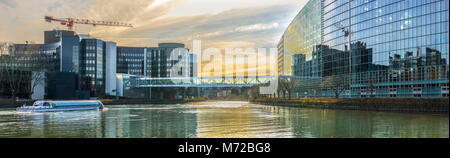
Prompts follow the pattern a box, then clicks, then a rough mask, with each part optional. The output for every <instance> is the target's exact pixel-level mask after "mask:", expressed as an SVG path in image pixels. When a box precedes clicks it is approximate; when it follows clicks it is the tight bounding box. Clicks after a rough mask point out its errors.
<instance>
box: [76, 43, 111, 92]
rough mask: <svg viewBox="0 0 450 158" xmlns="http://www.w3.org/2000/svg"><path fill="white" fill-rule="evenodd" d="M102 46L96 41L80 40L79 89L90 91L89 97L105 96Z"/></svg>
mask: <svg viewBox="0 0 450 158" xmlns="http://www.w3.org/2000/svg"><path fill="white" fill-rule="evenodd" d="M103 45H104V42H103V41H102V40H98V39H83V40H81V53H80V63H81V64H80V65H81V82H82V83H81V85H82V87H81V88H82V89H83V90H90V92H91V96H102V95H104V94H105V93H104V92H105V87H104V84H105V82H104V78H105V72H104V68H105V64H103V63H104V62H105V61H104V52H103Z"/></svg>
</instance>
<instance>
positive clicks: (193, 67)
mask: <svg viewBox="0 0 450 158" xmlns="http://www.w3.org/2000/svg"><path fill="white" fill-rule="evenodd" d="M197 76H198V61H197V55H195V54H189V77H197Z"/></svg>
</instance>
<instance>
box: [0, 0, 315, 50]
mask: <svg viewBox="0 0 450 158" xmlns="http://www.w3.org/2000/svg"><path fill="white" fill-rule="evenodd" d="M306 3H307V0H125V1H124V0H0V42H14V43H25V41H32V42H35V43H42V42H43V31H44V30H52V29H66V27H64V26H62V25H60V24H58V23H47V22H45V21H44V16H53V17H55V18H67V17H71V18H80V19H92V20H105V21H119V22H126V23H130V24H133V25H134V27H133V28H123V27H106V26H96V27H93V26H90V25H75V27H74V30H75V31H76V32H77V33H79V34H89V35H90V36H92V37H95V38H99V39H102V40H105V41H114V42H117V44H118V45H119V46H150V47H151V46H157V44H158V43H161V42H179V43H184V44H186V47H188V48H191V47H192V40H201V41H202V47H203V48H202V49H205V48H219V49H224V48H276V46H277V43H278V41H279V39H280V37H281V36H282V34H283V32H284V31H285V29H286V27H287V26H288V25H289V23H290V21H291V20H292V19H293V18H294V17H295V15H296V14H297V13H298V12H299V11H300V9H301V8H302V7H303V6H304V5H305V4H306Z"/></svg>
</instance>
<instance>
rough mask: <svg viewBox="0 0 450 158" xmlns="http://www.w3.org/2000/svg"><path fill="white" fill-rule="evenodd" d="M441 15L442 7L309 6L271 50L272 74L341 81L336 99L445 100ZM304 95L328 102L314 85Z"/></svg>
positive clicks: (414, 2)
mask: <svg viewBox="0 0 450 158" xmlns="http://www.w3.org/2000/svg"><path fill="white" fill-rule="evenodd" d="M448 7H449V0H430V1H425V0H392V1H384V0H371V1H368V0H352V1H344V0H310V1H309V2H308V3H307V4H306V5H305V7H304V8H303V9H302V10H301V11H300V12H299V14H298V15H297V16H296V17H295V18H294V20H293V21H292V23H291V24H290V25H289V27H288V28H287V29H286V32H285V33H284V35H283V36H282V39H281V40H280V42H279V44H278V47H279V66H281V68H280V72H281V73H280V74H282V75H283V74H290V73H292V74H293V75H294V76H297V77H311V76H316V75H317V76H318V77H320V78H321V80H322V81H326V80H327V79H329V78H330V76H331V77H335V76H337V75H339V76H345V80H346V81H347V82H348V83H349V84H348V85H346V86H344V87H345V89H344V90H342V91H343V93H342V94H341V95H340V97H353V98H359V97H448V82H449V67H448V64H449V61H448V57H449V56H448V49H449V45H448V39H449V18H448V17H449V9H448ZM305 17H307V18H305ZM312 26H317V27H312ZM291 54H292V55H291ZM291 59H292V60H293V61H290V60H291ZM285 65H290V67H291V68H289V67H287V68H286V66H285ZM291 69H292V70H291ZM297 90H298V91H301V92H303V91H305V90H304V89H303V90H302V89H297ZM310 90H314V92H309V93H301V94H307V95H306V96H302V97H335V94H334V93H333V92H331V90H330V88H323V87H321V86H320V84H312V85H310ZM307 91H309V90H307ZM319 91H320V92H319Z"/></svg>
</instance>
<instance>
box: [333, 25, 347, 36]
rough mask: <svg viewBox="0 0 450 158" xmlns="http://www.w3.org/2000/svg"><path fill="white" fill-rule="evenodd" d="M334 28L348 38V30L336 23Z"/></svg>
mask: <svg viewBox="0 0 450 158" xmlns="http://www.w3.org/2000/svg"><path fill="white" fill-rule="evenodd" d="M334 26H336V27H337V28H339V29H341V30H342V32H343V33H344V36H345V37H348V36H349V35H350V30H349V29H348V28H347V27H344V26H343V25H342V24H341V23H337V24H335V25H334Z"/></svg>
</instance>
